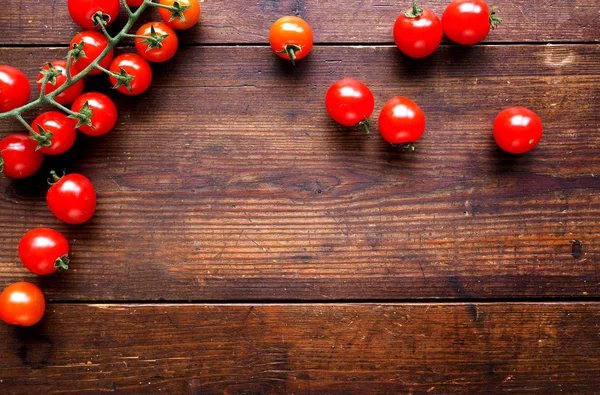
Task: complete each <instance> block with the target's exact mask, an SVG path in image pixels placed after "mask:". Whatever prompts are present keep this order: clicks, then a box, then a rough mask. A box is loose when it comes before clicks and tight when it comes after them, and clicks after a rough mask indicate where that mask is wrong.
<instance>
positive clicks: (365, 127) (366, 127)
mask: <svg viewBox="0 0 600 395" xmlns="http://www.w3.org/2000/svg"><path fill="white" fill-rule="evenodd" d="M356 126H360V127H361V128H362V130H364V132H365V133H366V134H371V129H370V128H369V126H371V125H370V124H369V119H368V118H367V117H365V119H364V120H362V121H360V122H359V123H358V125H356Z"/></svg>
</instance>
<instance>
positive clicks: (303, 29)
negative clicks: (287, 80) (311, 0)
mask: <svg viewBox="0 0 600 395" xmlns="http://www.w3.org/2000/svg"><path fill="white" fill-rule="evenodd" d="M269 43H270V44H271V48H273V51H275V53H276V54H277V55H278V56H279V57H281V58H283V59H288V60H291V61H292V64H295V62H296V60H300V59H302V58H304V57H305V56H306V55H308V53H309V52H310V50H311V49H312V46H313V32H312V29H311V28H310V26H309V25H308V23H306V21H305V20H304V19H301V18H298V17H297V16H284V17H282V18H279V19H278V20H276V21H275V23H273V26H271V31H270V32H269Z"/></svg>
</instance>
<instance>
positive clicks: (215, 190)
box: [0, 45, 600, 301]
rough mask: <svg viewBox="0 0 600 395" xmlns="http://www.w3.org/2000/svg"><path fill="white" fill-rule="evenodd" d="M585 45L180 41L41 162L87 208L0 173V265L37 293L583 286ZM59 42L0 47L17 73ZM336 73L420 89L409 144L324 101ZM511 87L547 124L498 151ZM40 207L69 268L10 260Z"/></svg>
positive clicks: (590, 137) (572, 292)
mask: <svg viewBox="0 0 600 395" xmlns="http://www.w3.org/2000/svg"><path fill="white" fill-rule="evenodd" d="M598 49H599V47H598V46H597V45H567V46H539V47H531V46H506V47H505V46H482V47H478V48H472V49H469V50H467V49H464V50H461V49H460V48H457V47H445V48H443V49H442V51H441V52H440V53H439V54H438V55H436V56H435V57H434V58H433V59H432V61H431V63H428V64H427V65H426V66H423V65H421V64H419V63H411V62H406V60H405V59H403V58H402V57H401V56H400V55H399V54H398V53H397V51H396V50H395V48H392V47H362V48H358V47H340V48H321V49H320V50H319V51H316V52H315V53H314V54H313V55H311V58H310V59H307V61H306V62H303V63H302V64H301V65H299V66H297V68H296V69H293V68H292V67H291V66H289V65H287V64H285V63H283V62H280V61H279V60H278V59H276V58H275V56H274V55H272V54H271V53H270V51H269V50H268V49H266V48H258V49H257V48H235V47H227V48H186V49H185V50H183V51H182V53H181V56H179V57H178V58H177V60H175V61H174V62H172V63H170V64H169V65H166V66H162V67H157V68H155V74H156V80H155V82H156V84H155V86H154V87H153V88H152V89H151V90H150V92H149V93H148V94H147V95H144V96H142V97H141V98H138V99H135V100H131V99H128V98H123V97H121V96H116V95H115V94H114V92H111V95H112V96H113V97H116V98H117V100H118V106H119V108H120V109H121V118H120V122H119V124H118V127H117V129H116V130H114V131H113V132H111V133H110V134H109V135H107V136H105V137H103V138H99V139H92V138H80V140H79V142H78V145H77V149H76V150H75V152H74V153H72V154H71V155H67V156H66V157H64V158H58V159H50V160H48V161H47V165H46V167H45V169H46V170H49V169H50V168H56V169H59V170H61V169H65V168H66V169H67V170H68V171H80V172H83V173H84V174H86V175H88V176H89V177H90V178H91V179H92V180H93V182H94V183H95V184H96V186H97V189H98V193H99V206H98V212H97V215H96V217H95V218H94V219H93V221H91V222H90V223H89V224H87V225H85V226H81V227H70V228H67V227H66V226H64V225H61V224H59V223H58V221H57V220H55V219H54V218H53V217H52V215H51V214H50V213H49V211H48V210H47V208H46V206H45V202H44V198H43V197H44V194H45V186H44V185H45V179H46V174H48V173H47V172H45V173H41V174H40V175H39V176H37V177H36V178H34V179H33V180H29V181H22V182H9V181H8V180H6V179H2V180H1V181H0V191H2V192H1V193H0V223H2V224H3V231H2V234H1V235H0V245H1V246H2V248H1V249H0V263H1V264H0V279H1V282H2V283H3V284H6V283H8V282H10V281H17V280H20V279H29V280H32V281H37V282H41V283H42V285H43V286H44V290H45V292H46V294H47V296H48V298H49V299H51V300H55V301H70V300H127V299H130V300H131V299H133V300H158V299H161V298H162V299H166V300H242V299H254V300H260V299H304V300H316V299H397V298H402V299H403V298H458V299H461V298H512V297H544V296H548V297H556V296H569V297H598V296H600V270H599V268H600V259H599V254H598V251H600V236H599V235H600V216H599V215H598V214H599V212H600V194H598V191H599V189H600V178H599V177H598V174H600V163H599V162H598V147H600V133H598V132H599V126H598V125H600V111H598V110H599V109H598V103H600V100H599V99H600V88H599V87H600V62H599V60H600V51H598ZM60 52H61V51H60V50H50V49H37V48H34V49H10V50H3V51H0V56H1V57H3V58H4V59H7V58H8V59H9V60H10V61H11V63H17V64H24V65H27V66H28V67H27V69H26V72H27V74H28V75H29V76H31V77H33V76H34V75H35V72H36V71H35V67H34V65H35V64H41V63H42V61H43V59H50V58H56V57H58V56H59V53H60ZM457 52H458V53H457ZM497 59H512V60H511V62H504V61H496V60H497ZM216 65H219V67H216ZM342 76H354V77H357V78H360V79H362V80H364V81H365V82H366V83H367V84H368V85H370V86H371V88H372V89H373V92H374V93H375V96H376V101H377V109H376V113H375V114H378V111H379V108H381V106H382V105H383V104H384V102H385V100H387V99H388V98H390V97H392V96H394V95H397V94H403V95H406V96H408V97H411V98H413V99H414V100H416V101H417V102H418V103H419V104H420V105H421V106H422V108H423V109H424V111H425V113H426V115H427V118H428V122H429V123H428V130H427V132H426V134H425V136H424V138H423V140H422V141H421V142H419V144H418V149H417V151H416V152H415V153H402V152H398V151H396V150H393V149H392V148H391V147H390V146H389V145H387V144H386V143H385V142H383V140H382V139H381V138H380V137H379V135H378V133H377V132H376V131H375V133H373V134H372V135H370V136H365V135H364V134H362V133H361V132H360V131H358V130H352V129H344V128H341V127H338V126H336V125H335V124H334V123H333V121H331V120H330V119H329V117H328V115H327V113H326V111H325V109H324V105H323V98H324V95H325V92H326V89H327V88H328V86H329V85H330V84H331V83H332V82H333V81H335V80H336V79H337V78H340V77H342ZM103 81H104V78H103V77H100V82H98V85H102V83H103ZM517 104H519V105H525V106H528V107H531V108H533V109H534V110H535V111H537V112H538V114H539V115H540V117H541V119H542V120H543V122H544V125H545V136H544V138H543V141H542V143H541V144H540V146H539V147H538V148H536V150H535V151H534V152H532V153H531V154H529V155H525V156H522V157H511V156H508V155H506V154H503V153H502V152H500V151H499V150H498V149H497V148H496V146H495V143H494V141H493V139H492V138H491V132H490V129H491V125H492V122H493V119H494V117H495V116H496V114H497V113H498V112H499V111H500V110H501V109H503V108H505V107H507V106H510V105H517ZM149 108H151V109H153V111H154V112H153V113H151V112H148V109H149ZM0 128H1V129H2V130H4V131H6V132H8V131H11V130H19V129H20V126H18V125H17V124H15V123H12V124H6V123H5V124H2V125H0ZM40 225H45V226H53V227H57V228H59V229H61V230H63V231H65V232H66V234H67V235H68V236H69V238H70V239H71V240H72V247H73V265H72V271H70V272H69V273H64V274H61V275H58V276H55V277H53V278H45V279H37V278H35V277H34V276H29V275H27V274H26V272H25V270H24V269H22V267H21V265H20V263H18V257H17V252H16V246H17V244H18V241H19V239H20V237H21V236H22V235H23V234H24V233H25V232H26V231H27V230H28V229H31V228H33V227H36V226H40Z"/></svg>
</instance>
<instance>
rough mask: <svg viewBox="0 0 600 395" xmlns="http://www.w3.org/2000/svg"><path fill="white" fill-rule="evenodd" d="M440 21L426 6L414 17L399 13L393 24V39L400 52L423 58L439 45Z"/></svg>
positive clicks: (440, 38)
mask: <svg viewBox="0 0 600 395" xmlns="http://www.w3.org/2000/svg"><path fill="white" fill-rule="evenodd" d="M442 35H443V32H442V22H440V19H439V18H438V17H437V15H436V14H435V13H434V12H433V11H431V10H428V9H427V8H423V13H422V14H421V15H420V16H418V17H416V18H409V17H407V16H406V15H405V14H401V15H400V16H399V17H398V19H396V23H395V24H394V41H395V42H396V46H397V47H398V49H400V51H402V53H404V54H405V55H408V56H410V57H411V58H416V59H420V58H424V57H427V56H429V55H431V54H432V53H434V52H435V50H436V49H437V48H438V47H439V46H440V42H442Z"/></svg>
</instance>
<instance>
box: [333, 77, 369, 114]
mask: <svg viewBox="0 0 600 395" xmlns="http://www.w3.org/2000/svg"><path fill="white" fill-rule="evenodd" d="M325 106H326V108H327V112H328V113H329V115H330V116H331V118H333V120H334V121H336V122H337V123H339V124H342V125H344V126H356V125H358V124H359V123H360V122H363V121H365V120H366V119H367V118H369V117H370V116H371V114H373V109H374V108H375V99H374V98H373V93H371V90H370V89H369V88H368V87H367V86H366V85H365V84H363V83H362V82H360V81H358V80H355V79H353V78H344V79H341V80H339V81H337V82H335V83H334V84H333V85H331V87H330V88H329V89H328V90H327V94H326V95H325Z"/></svg>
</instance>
